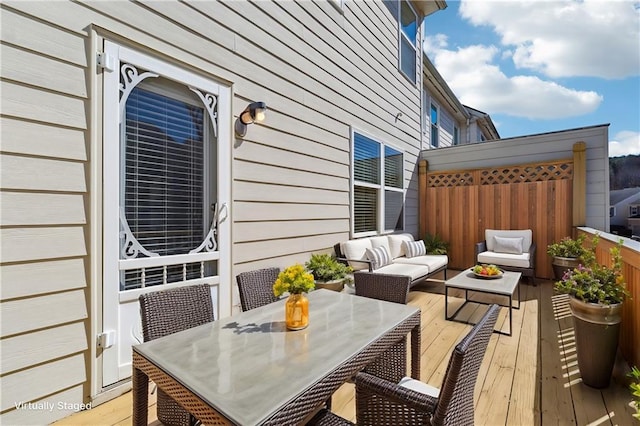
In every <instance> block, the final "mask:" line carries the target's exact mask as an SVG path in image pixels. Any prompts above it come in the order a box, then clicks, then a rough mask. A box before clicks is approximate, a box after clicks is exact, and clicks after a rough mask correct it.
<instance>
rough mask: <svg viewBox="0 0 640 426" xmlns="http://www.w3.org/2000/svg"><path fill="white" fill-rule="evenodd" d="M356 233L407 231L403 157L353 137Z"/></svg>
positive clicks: (367, 139)
mask: <svg viewBox="0 0 640 426" xmlns="http://www.w3.org/2000/svg"><path fill="white" fill-rule="evenodd" d="M352 167H353V170H352V173H353V188H352V192H353V215H352V217H353V230H354V234H356V235H374V234H379V233H383V232H393V231H401V230H403V229H404V172H403V170H404V169H403V167H404V156H403V154H402V152H400V151H398V150H396V149H394V148H392V147H390V146H388V145H384V144H382V143H380V142H378V141H375V140H373V139H371V138H369V137H366V136H364V135H363V134H360V133H356V132H354V133H353V161H352Z"/></svg>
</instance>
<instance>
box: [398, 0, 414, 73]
mask: <svg viewBox="0 0 640 426" xmlns="http://www.w3.org/2000/svg"><path fill="white" fill-rule="evenodd" d="M398 15H399V16H398V22H399V24H400V25H399V27H400V30H399V32H400V34H399V36H398V37H399V57H400V58H399V60H400V70H401V71H402V73H403V74H404V75H405V76H406V77H407V78H408V79H409V80H410V81H411V82H412V83H413V84H415V83H416V75H417V57H418V48H417V40H418V15H416V12H415V11H414V10H413V7H412V6H411V4H410V3H409V2H408V1H407V0H400V8H399V10H398Z"/></svg>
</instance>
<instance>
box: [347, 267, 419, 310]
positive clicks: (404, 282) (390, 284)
mask: <svg viewBox="0 0 640 426" xmlns="http://www.w3.org/2000/svg"><path fill="white" fill-rule="evenodd" d="M353 281H354V285H355V287H356V295H358V296H364V297H370V298H372V299H378V300H386V301H388V302H395V303H402V304H403V305H406V304H407V298H408V297H409V288H410V287H411V277H409V276H406V275H390V274H375V273H371V272H361V271H358V272H355V273H354V274H353Z"/></svg>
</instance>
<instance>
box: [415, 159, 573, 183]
mask: <svg viewBox="0 0 640 426" xmlns="http://www.w3.org/2000/svg"><path fill="white" fill-rule="evenodd" d="M572 178H573V163H572V162H558V163H545V164H525V165H518V166H506V167H494V168H488V169H479V170H462V171H448V172H446V171H445V172H432V173H429V174H428V175H427V186H428V187H429V188H450V187H457V186H473V185H503V184H511V183H527V182H542V181H548V180H562V179H572Z"/></svg>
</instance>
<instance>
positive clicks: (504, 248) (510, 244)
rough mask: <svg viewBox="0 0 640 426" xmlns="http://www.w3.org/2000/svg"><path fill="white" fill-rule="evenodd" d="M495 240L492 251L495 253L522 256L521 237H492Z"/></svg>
mask: <svg viewBox="0 0 640 426" xmlns="http://www.w3.org/2000/svg"><path fill="white" fill-rule="evenodd" d="M493 239H494V240H495V243H494V244H495V246H494V247H495V248H494V250H493V251H495V252H496V253H509V254H522V241H523V240H524V238H523V237H515V238H512V237H498V236H497V235H496V236H495V237H493Z"/></svg>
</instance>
